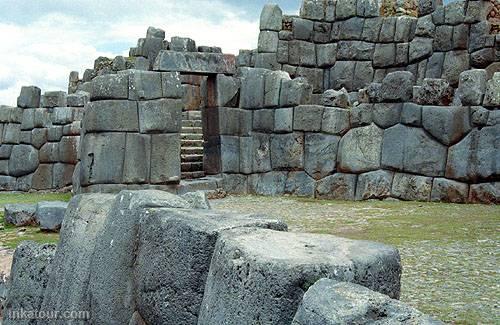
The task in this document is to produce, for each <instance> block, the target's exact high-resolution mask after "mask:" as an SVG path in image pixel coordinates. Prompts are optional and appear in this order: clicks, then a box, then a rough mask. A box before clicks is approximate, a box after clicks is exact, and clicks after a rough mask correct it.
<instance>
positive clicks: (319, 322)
mask: <svg viewBox="0 0 500 325" xmlns="http://www.w3.org/2000/svg"><path fill="white" fill-rule="evenodd" d="M333 324H408V325H409V324H425V325H430V324H443V323H442V322H440V321H437V320H434V319H432V318H431V317H429V316H427V315H425V314H423V313H421V312H420V311H418V310H416V309H414V308H412V307H410V306H408V305H405V304H403V303H402V302H400V301H398V300H394V299H391V298H389V297H388V296H386V295H383V294H380V293H378V292H374V291H371V290H370V289H368V288H365V287H362V286H360V285H357V284H354V283H348V282H337V281H334V280H330V279H321V280H319V281H318V282H316V283H315V284H314V285H313V286H312V287H310V288H309V289H308V290H307V292H306V293H305V294H304V299H302V303H301V304H300V307H299V309H298V310H297V314H296V315H295V318H294V319H293V322H292V325H333Z"/></svg>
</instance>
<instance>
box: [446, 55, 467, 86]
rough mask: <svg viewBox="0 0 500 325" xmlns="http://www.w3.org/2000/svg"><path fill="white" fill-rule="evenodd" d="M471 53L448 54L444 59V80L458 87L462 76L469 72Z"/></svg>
mask: <svg viewBox="0 0 500 325" xmlns="http://www.w3.org/2000/svg"><path fill="white" fill-rule="evenodd" d="M469 68H470V65H469V53H468V52H467V51H451V52H447V53H446V55H445V57H444V63H443V74H442V76H441V77H442V78H443V79H447V80H448V81H449V82H450V85H452V86H456V85H458V82H459V79H460V74H461V73H462V72H463V71H465V70H469Z"/></svg>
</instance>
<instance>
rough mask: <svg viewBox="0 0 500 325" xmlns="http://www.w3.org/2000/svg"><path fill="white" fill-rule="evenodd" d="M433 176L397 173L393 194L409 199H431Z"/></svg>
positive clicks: (393, 183)
mask: <svg viewBox="0 0 500 325" xmlns="http://www.w3.org/2000/svg"><path fill="white" fill-rule="evenodd" d="M431 189H432V178H431V177H424V176H417V175H410V174H401V173H396V175H394V180H393V182H392V195H393V196H394V197H396V198H398V199H401V200H407V201H429V199H430V195H431Z"/></svg>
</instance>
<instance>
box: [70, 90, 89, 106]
mask: <svg viewBox="0 0 500 325" xmlns="http://www.w3.org/2000/svg"><path fill="white" fill-rule="evenodd" d="M67 100H68V106H70V107H84V106H85V104H87V103H88V102H89V101H90V94H89V93H88V92H85V91H81V90H79V91H77V92H76V93H74V94H69V95H68V99H67Z"/></svg>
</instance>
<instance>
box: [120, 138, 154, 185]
mask: <svg viewBox="0 0 500 325" xmlns="http://www.w3.org/2000/svg"><path fill="white" fill-rule="evenodd" d="M150 162H151V137H150V136H149V135H143V134H134V133H127V138H126V146H125V160H124V165H123V178H122V181H123V183H127V184H128V183H131V184H143V183H147V182H148V181H149V171H150Z"/></svg>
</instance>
